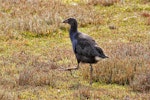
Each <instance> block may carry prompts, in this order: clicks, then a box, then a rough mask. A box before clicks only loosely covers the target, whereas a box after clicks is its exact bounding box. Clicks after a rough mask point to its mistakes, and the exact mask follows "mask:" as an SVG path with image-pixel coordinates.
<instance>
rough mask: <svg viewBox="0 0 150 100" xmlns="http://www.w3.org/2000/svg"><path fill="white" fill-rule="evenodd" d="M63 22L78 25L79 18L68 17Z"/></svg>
mask: <svg viewBox="0 0 150 100" xmlns="http://www.w3.org/2000/svg"><path fill="white" fill-rule="evenodd" d="M63 23H68V24H70V25H71V26H74V25H77V20H76V19H75V18H68V19H66V20H64V21H63Z"/></svg>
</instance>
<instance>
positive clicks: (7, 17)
mask: <svg viewBox="0 0 150 100" xmlns="http://www.w3.org/2000/svg"><path fill="white" fill-rule="evenodd" d="M109 1H111V3H108V2H106V0H100V1H97V0H94V1H93V0H89V1H85V0H63V1H60V0H55V1H51V0H3V1H2V0H1V1H0V19H1V20H0V99H4V100H9V99H10V100H18V99H20V100H21V99H32V100H33V99H34V100H39V99H46V100H49V99H52V100H55V99H57V100H62V99H66V100H70V99H71V100H72V99H81V100H82V99H83V100H84V99H100V100H101V99H102V100H106V99H108V100H109V99H119V100H122V99H124V100H126V99H136V100H138V99H142V100H148V99H149V97H150V95H149V85H150V83H149V70H150V68H149V66H150V63H149V59H150V52H149V51H150V42H149V40H150V34H149V29H150V26H149V11H150V7H149V6H148V5H149V2H148V1H147V0H144V1H140V0H128V1H125V2H124V4H121V3H120V0H109ZM145 1H146V2H145ZM95 2H96V3H95ZM108 5H111V6H108ZM106 6H107V7H106ZM68 17H75V18H76V19H77V20H78V22H79V30H80V31H82V32H85V33H88V34H89V35H91V36H92V37H93V38H94V39H96V41H97V42H98V44H99V45H100V47H102V48H103V49H104V51H105V53H106V55H108V56H109V59H105V60H103V61H100V62H99V63H97V64H95V65H94V76H93V81H94V83H93V86H89V65H88V64H81V67H80V69H79V70H77V71H72V75H71V74H70V72H63V71H60V70H58V69H59V68H61V67H74V66H76V64H77V63H76V59H75V56H74V54H73V51H72V48H71V43H70V40H69V36H68V29H69V27H68V26H67V25H66V26H64V24H62V23H61V22H62V21H63V20H64V19H66V18H68ZM111 27H115V28H114V29H111ZM39 94H40V95H39Z"/></svg>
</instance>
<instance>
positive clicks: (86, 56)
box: [63, 18, 108, 84]
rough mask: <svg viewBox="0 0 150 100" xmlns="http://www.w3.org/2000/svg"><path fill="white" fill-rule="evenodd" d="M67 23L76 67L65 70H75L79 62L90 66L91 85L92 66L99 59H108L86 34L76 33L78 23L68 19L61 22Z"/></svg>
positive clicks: (73, 19)
mask: <svg viewBox="0 0 150 100" xmlns="http://www.w3.org/2000/svg"><path fill="white" fill-rule="evenodd" d="M63 23H68V24H69V25H70V26H71V27H70V31H69V35H70V39H71V42H72V47H73V51H74V53H75V56H76V59H77V63H78V65H77V67H74V68H66V69H65V70H68V71H71V70H77V69H78V68H79V64H80V62H83V63H89V64H90V84H92V71H93V68H92V64H94V63H97V62H98V61H99V60H100V59H104V58H108V57H107V56H106V55H105V54H104V52H103V50H102V49H101V48H100V47H98V45H97V43H96V42H95V40H93V39H92V37H90V36H88V35H87V34H84V33H81V32H79V31H78V23H77V21H76V19H75V18H68V19H66V20H64V21H63Z"/></svg>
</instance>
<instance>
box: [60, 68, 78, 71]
mask: <svg viewBox="0 0 150 100" xmlns="http://www.w3.org/2000/svg"><path fill="white" fill-rule="evenodd" d="M77 69H78V67H71V68H62V67H61V69H59V70H62V71H72V70H77Z"/></svg>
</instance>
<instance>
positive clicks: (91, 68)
mask: <svg viewBox="0 0 150 100" xmlns="http://www.w3.org/2000/svg"><path fill="white" fill-rule="evenodd" d="M92 72H93V67H92V64H90V85H92Z"/></svg>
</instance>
